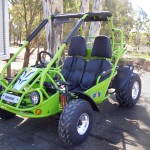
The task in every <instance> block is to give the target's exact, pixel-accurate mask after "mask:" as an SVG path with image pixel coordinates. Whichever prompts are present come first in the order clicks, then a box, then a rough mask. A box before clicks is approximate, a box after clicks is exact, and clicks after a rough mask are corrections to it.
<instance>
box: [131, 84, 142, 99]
mask: <svg viewBox="0 0 150 150" xmlns="http://www.w3.org/2000/svg"><path fill="white" fill-rule="evenodd" d="M139 91H140V85H139V83H138V82H137V81H136V82H135V83H134V84H133V87H132V98H133V99H136V98H137V97H138V94H139Z"/></svg>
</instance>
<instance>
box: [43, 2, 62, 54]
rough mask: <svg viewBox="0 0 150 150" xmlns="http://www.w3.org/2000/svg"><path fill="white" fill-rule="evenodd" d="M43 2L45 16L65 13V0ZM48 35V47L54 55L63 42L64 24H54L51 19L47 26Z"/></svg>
mask: <svg viewBox="0 0 150 150" xmlns="http://www.w3.org/2000/svg"><path fill="white" fill-rule="evenodd" d="M42 2H43V12H44V17H45V18H46V17H48V16H49V15H51V14H53V15H55V14H62V13H63V0H43V1H42ZM46 35H47V42H48V48H49V50H50V51H51V53H52V54H53V55H54V54H55V53H56V52H57V51H58V49H59V48H60V46H61V43H62V39H63V26H62V25H58V24H54V23H52V22H51V21H50V23H49V27H48V26H47V27H46ZM49 46H50V47H49Z"/></svg>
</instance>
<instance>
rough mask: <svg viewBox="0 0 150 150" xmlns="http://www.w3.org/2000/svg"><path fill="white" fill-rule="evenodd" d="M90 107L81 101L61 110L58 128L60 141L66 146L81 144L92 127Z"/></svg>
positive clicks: (78, 100)
mask: <svg viewBox="0 0 150 150" xmlns="http://www.w3.org/2000/svg"><path fill="white" fill-rule="evenodd" d="M92 113H93V109H92V107H91V105H90V104H89V103H88V102H87V101H85V100H82V99H77V100H74V101H71V102H70V103H69V104H68V105H67V106H66V107H65V109H64V110H63V112H62V114H61V116H60V120H59V126H58V133H59V136H60V139H61V140H62V141H63V142H64V143H65V144H66V145H67V146H76V145H79V144H81V143H82V142H83V141H84V140H85V139H86V138H87V136H88V135H89V132H90V129H91V127H92Z"/></svg>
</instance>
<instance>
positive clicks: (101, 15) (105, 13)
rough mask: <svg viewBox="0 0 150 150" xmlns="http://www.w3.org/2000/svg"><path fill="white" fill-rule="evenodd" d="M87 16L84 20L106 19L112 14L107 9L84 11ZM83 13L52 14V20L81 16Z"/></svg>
mask: <svg viewBox="0 0 150 150" xmlns="http://www.w3.org/2000/svg"><path fill="white" fill-rule="evenodd" d="M86 14H88V16H87V17H86V19H85V20H84V21H85V22H86V21H108V18H110V17H111V16H112V14H111V13H110V12H109V11H101V12H99V13H93V12H92V13H86ZM83 15H85V13H81V14H60V15H53V16H52V19H53V20H67V19H70V18H82V17H83Z"/></svg>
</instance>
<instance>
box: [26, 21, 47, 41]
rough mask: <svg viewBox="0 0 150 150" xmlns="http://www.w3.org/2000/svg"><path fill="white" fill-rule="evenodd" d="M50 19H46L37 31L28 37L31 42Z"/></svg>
mask: <svg viewBox="0 0 150 150" xmlns="http://www.w3.org/2000/svg"><path fill="white" fill-rule="evenodd" d="M48 21H49V20H48V19H45V20H44V21H43V22H42V23H41V24H40V25H39V26H38V27H37V28H36V29H35V31H34V32H33V33H32V34H31V35H30V36H29V37H28V38H27V41H29V42H31V40H32V39H33V38H34V37H35V36H36V35H37V34H38V33H39V32H40V31H41V29H42V28H43V27H44V26H45V25H46V24H47V22H48Z"/></svg>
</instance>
